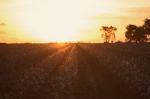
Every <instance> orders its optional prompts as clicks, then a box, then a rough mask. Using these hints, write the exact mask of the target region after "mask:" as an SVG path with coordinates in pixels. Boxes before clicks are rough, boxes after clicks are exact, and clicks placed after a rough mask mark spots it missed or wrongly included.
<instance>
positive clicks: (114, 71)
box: [0, 44, 150, 99]
mask: <svg viewBox="0 0 150 99" xmlns="http://www.w3.org/2000/svg"><path fill="white" fill-rule="evenodd" d="M0 99H150V44H64V45H61V44H12V45H5V44H3V45H0Z"/></svg>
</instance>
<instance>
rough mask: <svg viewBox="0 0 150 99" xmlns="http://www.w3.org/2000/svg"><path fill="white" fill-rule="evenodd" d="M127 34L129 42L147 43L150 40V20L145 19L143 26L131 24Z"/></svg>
mask: <svg viewBox="0 0 150 99" xmlns="http://www.w3.org/2000/svg"><path fill="white" fill-rule="evenodd" d="M126 29H127V31H126V32H125V36H126V40H127V41H128V42H145V41H147V40H149V39H150V19H145V21H144V24H143V25H142V26H136V25H133V24H129V25H128V26H127V27H126Z"/></svg>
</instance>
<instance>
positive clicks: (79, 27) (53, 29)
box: [0, 0, 150, 42]
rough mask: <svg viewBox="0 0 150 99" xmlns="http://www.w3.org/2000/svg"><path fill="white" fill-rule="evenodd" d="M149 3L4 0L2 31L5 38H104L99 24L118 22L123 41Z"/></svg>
mask: <svg viewBox="0 0 150 99" xmlns="http://www.w3.org/2000/svg"><path fill="white" fill-rule="evenodd" d="M135 1H138V2H136V4H135ZM108 2H109V3H108ZM149 6H150V4H149V1H148V0H143V1H140V0H133V1H129V0H126V1H122V0H121V1H120V0H105V1H103V0H44V1H42V0H10V1H9V0H2V1H0V12H1V16H0V19H1V20H0V22H4V23H6V25H5V26H3V27H2V25H0V28H1V30H0V31H1V33H0V35H1V38H2V41H3V42H78V41H82V42H102V39H101V37H100V31H99V28H100V27H101V26H103V25H114V26H116V27H117V28H118V30H117V34H116V38H117V40H122V41H123V40H124V39H125V37H124V32H125V27H126V26H127V25H128V24H129V22H130V23H136V24H139V25H140V24H142V22H143V20H144V18H146V17H147V16H148V15H147V13H148V12H149ZM139 12H141V13H142V14H140V15H139V14H138V13H139ZM137 16H138V17H137Z"/></svg>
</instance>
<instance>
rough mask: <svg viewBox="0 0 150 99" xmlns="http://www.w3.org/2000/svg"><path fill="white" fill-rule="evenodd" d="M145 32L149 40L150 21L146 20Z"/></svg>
mask: <svg viewBox="0 0 150 99" xmlns="http://www.w3.org/2000/svg"><path fill="white" fill-rule="evenodd" d="M143 28H144V31H145V35H146V37H147V39H148V40H149V39H150V19H145V20H144V25H143Z"/></svg>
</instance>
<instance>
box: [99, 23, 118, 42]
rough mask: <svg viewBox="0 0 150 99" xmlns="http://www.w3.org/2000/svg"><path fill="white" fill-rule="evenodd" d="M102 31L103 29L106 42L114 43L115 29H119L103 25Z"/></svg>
mask: <svg viewBox="0 0 150 99" xmlns="http://www.w3.org/2000/svg"><path fill="white" fill-rule="evenodd" d="M100 31H103V34H102V38H104V42H106V43H113V42H114V41H115V31H117V28H116V27H114V26H102V27H101V29H100Z"/></svg>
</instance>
